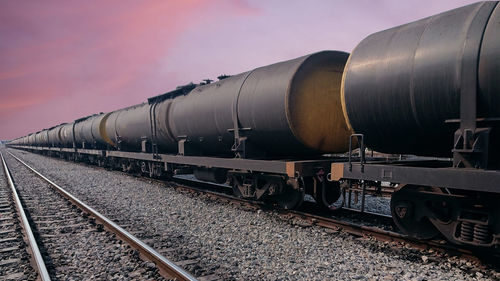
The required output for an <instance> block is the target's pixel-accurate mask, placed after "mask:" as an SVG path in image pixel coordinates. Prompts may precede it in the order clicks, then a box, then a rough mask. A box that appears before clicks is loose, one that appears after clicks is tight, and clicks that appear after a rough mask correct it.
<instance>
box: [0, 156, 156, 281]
mask: <svg viewBox="0 0 500 281" xmlns="http://www.w3.org/2000/svg"><path fill="white" fill-rule="evenodd" d="M4 157H5V161H6V162H7V165H8V166H9V170H10V173H11V175H12V178H13V180H14V183H15V185H16V189H17V191H18V194H19V197H20V198H21V202H22V203H23V207H24V209H25V211H26V213H27V216H28V217H29V219H30V225H31V227H32V229H33V233H34V235H35V237H36V240H37V242H38V247H39V248H40V252H41V254H42V257H43V259H44V262H45V265H46V266H47V270H48V272H49V275H50V278H51V279H52V280H132V279H136V280H164V278H162V277H161V276H160V275H159V274H158V270H157V268H156V266H155V265H154V264H152V263H150V262H145V261H143V260H141V259H140V258H139V255H138V252H137V251H135V250H133V249H132V248H131V247H130V246H128V245H127V244H126V243H124V242H122V241H121V240H119V239H118V238H117V237H116V236H115V235H114V234H112V233H110V232H107V231H103V229H102V228H101V227H100V226H98V225H96V223H95V220H94V219H93V218H89V217H88V215H86V214H84V213H83V212H82V211H81V210H80V209H78V208H76V207H74V206H73V205H71V203H69V202H68V200H67V199H65V198H63V197H62V196H61V195H60V194H59V193H57V192H56V191H55V190H54V189H53V188H52V187H51V186H50V185H49V184H47V183H46V182H45V181H43V180H42V179H40V178H39V177H37V176H36V175H35V174H34V173H32V172H31V171H29V170H28V168H26V167H24V166H23V165H22V164H21V163H19V162H17V161H16V160H15V159H14V158H13V157H12V156H10V155H4ZM0 279H2V278H1V277H0Z"/></svg>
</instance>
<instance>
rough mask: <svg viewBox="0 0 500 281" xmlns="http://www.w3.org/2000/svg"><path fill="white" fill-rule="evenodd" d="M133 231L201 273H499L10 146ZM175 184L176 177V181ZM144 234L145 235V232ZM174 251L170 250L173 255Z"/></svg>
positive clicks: (485, 276)
mask: <svg viewBox="0 0 500 281" xmlns="http://www.w3.org/2000/svg"><path fill="white" fill-rule="evenodd" d="M10 151H12V152H13V153H14V154H16V155H17V156H18V157H20V158H21V159H23V160H24V161H26V162H27V163H28V164H31V165H33V167H34V168H35V169H38V170H39V171H40V172H41V173H43V174H45V175H46V176H47V177H48V178H49V179H51V180H53V181H54V182H56V183H57V184H59V185H61V186H62V187H63V188H65V189H67V190H68V191H70V192H72V193H73V194H74V195H75V196H77V197H79V198H80V199H81V200H83V201H85V202H87V203H88V204H89V205H91V206H92V207H94V208H96V209H97V210H98V211H100V212H102V213H103V214H104V215H106V216H109V217H111V218H119V220H120V222H119V223H120V224H122V225H124V227H125V228H126V229H127V230H129V231H130V230H133V229H137V228H140V229H141V231H140V232H141V233H142V234H141V235H145V234H144V233H147V235H149V237H152V238H153V239H152V240H153V242H152V244H153V245H154V244H156V242H155V241H156V240H155V239H161V240H162V243H163V244H166V245H168V247H169V249H170V250H169V251H168V252H167V253H166V254H165V255H166V256H167V257H168V258H171V259H173V260H174V261H175V260H176V258H177V259H181V260H182V259H195V260H197V261H198V262H197V264H194V265H193V264H191V265H188V266H186V267H185V268H186V269H187V270H189V271H191V273H193V274H194V275H196V276H200V275H206V274H211V273H216V274H217V275H219V276H220V277H221V278H223V279H235V280H325V279H329V280H357V279H363V280H365V279H367V280H495V279H499V278H500V274H499V273H498V272H497V271H493V270H486V271H485V270H481V269H477V268H476V266H475V265H474V264H471V263H470V262H467V261H464V260H460V259H457V258H454V257H448V256H443V255H437V254H436V253H433V252H432V251H431V252H420V251H417V250H413V249H407V248H406V247H400V248H395V247H394V245H392V244H388V243H382V242H378V241H373V240H370V239H365V238H356V237H354V236H351V235H348V234H345V233H343V232H335V231H331V230H326V229H323V228H321V227H317V226H312V227H302V226H300V224H294V223H290V222H289V221H288V220H285V219H282V218H281V217H280V216H279V215H278V214H277V213H274V212H262V211H247V210H244V209H242V208H241V207H237V206H233V205H230V204H226V203H221V202H215V201H213V200H209V199H206V198H205V197H203V196H194V195H191V194H185V193H183V192H180V191H178V190H176V189H174V188H169V187H168V186H169V184H166V185H167V186H162V185H160V184H157V183H149V182H147V181H144V180H140V179H136V178H133V177H131V176H127V175H124V174H121V173H118V172H114V171H107V170H105V169H102V168H94V167H89V166H85V165H82V164H76V163H71V162H67V161H63V160H60V159H55V158H49V157H45V156H41V155H37V154H33V153H28V152H24V151H19V150H12V149H11V150H10ZM170 185H171V184H170ZM139 238H141V237H140V235H139ZM169 255H170V256H169Z"/></svg>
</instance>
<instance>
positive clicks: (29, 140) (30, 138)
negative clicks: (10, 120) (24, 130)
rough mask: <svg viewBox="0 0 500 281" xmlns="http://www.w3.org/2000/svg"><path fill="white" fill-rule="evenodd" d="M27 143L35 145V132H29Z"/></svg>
mask: <svg viewBox="0 0 500 281" xmlns="http://www.w3.org/2000/svg"><path fill="white" fill-rule="evenodd" d="M28 145H29V146H34V145H35V134H34V133H33V134H30V135H28Z"/></svg>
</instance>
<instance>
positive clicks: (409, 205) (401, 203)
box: [391, 186, 439, 239]
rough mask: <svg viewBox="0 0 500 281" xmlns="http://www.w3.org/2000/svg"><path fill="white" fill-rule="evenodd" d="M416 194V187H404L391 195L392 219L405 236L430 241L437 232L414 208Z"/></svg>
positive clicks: (418, 210) (419, 211)
mask: <svg viewBox="0 0 500 281" xmlns="http://www.w3.org/2000/svg"><path fill="white" fill-rule="evenodd" d="M416 193H418V190H417V189H416V187H413V186H405V187H403V188H401V189H399V190H397V191H396V192H394V193H393V194H392V197H391V214H392V218H393V220H394V223H395V224H396V226H397V227H398V228H399V229H400V230H401V231H403V232H404V233H405V234H406V235H408V236H411V237H415V238H417V239H432V238H434V237H436V236H437V235H438V234H439V231H438V230H437V229H436V227H435V226H434V225H433V224H432V223H431V222H430V221H429V219H428V218H427V217H425V216H423V215H422V212H421V210H420V209H419V208H418V207H416V206H418V204H416V203H415V202H413V200H415V198H416V196H415V194H416ZM417 197H418V196H417Z"/></svg>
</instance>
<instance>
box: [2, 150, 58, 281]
mask: <svg viewBox="0 0 500 281" xmlns="http://www.w3.org/2000/svg"><path fill="white" fill-rule="evenodd" d="M0 157H1V158H2V166H3V170H4V172H5V177H6V178H7V182H8V184H9V186H10V189H11V190H12V197H13V198H14V202H15V204H16V209H17V212H18V214H19V219H20V221H21V225H22V228H23V230H24V233H25V234H26V240H27V242H28V245H29V248H28V249H29V252H30V253H31V258H32V259H33V263H34V264H35V270H36V271H37V272H38V276H39V278H40V280H42V281H50V276H49V272H48V271H47V267H46V266H45V262H44V260H43V258H42V254H41V253H40V249H39V248H38V244H37V242H36V239H35V236H34V235H33V231H32V230H31V227H30V224H29V222H28V218H27V217H26V213H25V212H24V207H23V205H22V204H21V200H20V199H19V195H18V194H17V190H16V186H15V185H14V181H13V180H12V176H11V174H10V171H9V167H8V166H7V163H6V162H5V159H4V157H3V153H2V152H1V151H0Z"/></svg>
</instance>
